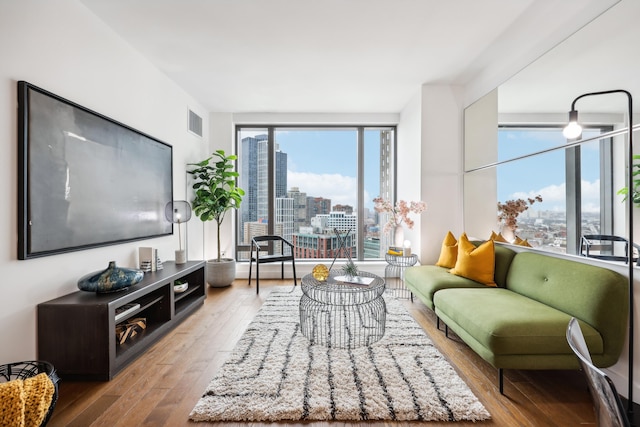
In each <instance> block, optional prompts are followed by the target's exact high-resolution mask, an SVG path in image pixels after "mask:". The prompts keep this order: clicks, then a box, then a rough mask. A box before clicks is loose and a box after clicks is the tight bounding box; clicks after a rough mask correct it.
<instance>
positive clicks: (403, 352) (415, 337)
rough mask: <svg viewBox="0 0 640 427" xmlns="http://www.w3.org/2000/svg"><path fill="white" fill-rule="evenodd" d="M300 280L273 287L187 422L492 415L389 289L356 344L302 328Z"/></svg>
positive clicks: (456, 418) (477, 417)
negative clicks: (380, 325) (378, 328)
mask: <svg viewBox="0 0 640 427" xmlns="http://www.w3.org/2000/svg"><path fill="white" fill-rule="evenodd" d="M300 296H301V291H300V287H299V286H298V287H296V288H295V289H294V292H291V291H290V289H287V288H284V289H279V288H276V289H274V290H273V291H272V292H271V294H270V295H269V296H268V297H267V299H266V301H265V303H264V306H263V307H262V308H261V309H260V311H259V312H258V314H257V315H256V317H255V319H254V320H253V321H252V322H251V324H250V325H249V327H248V328H247V330H246V331H245V333H244V334H243V336H242V337H241V338H240V341H239V342H238V344H237V345H236V347H235V348H234V350H233V352H232V354H231V356H230V357H229V359H228V360H227V361H226V362H225V363H224V365H223V366H222V367H221V369H220V371H219V372H218V373H217V374H216V376H215V378H214V379H213V380H212V381H211V383H210V384H209V386H208V387H207V389H206V390H205V392H204V395H203V396H202V398H201V399H200V400H199V401H198V403H197V404H196V406H195V407H194V408H193V410H192V411H191V414H190V416H189V418H190V419H191V420H193V421H292V420H342V421H361V420H397V421H407V420H416V421H463V420H464V421H481V420H487V419H490V418H491V416H490V415H489V413H488V412H487V410H486V409H485V408H484V406H483V405H482V404H481V403H480V402H479V401H478V399H477V398H476V396H474V394H473V393H472V392H471V390H470V389H469V387H468V386H467V385H466V384H465V383H464V381H462V379H461V378H460V377H459V376H458V375H457V373H456V372H455V370H454V369H453V368H452V367H451V365H450V364H449V363H448V362H447V360H446V359H445V358H444V357H443V356H442V354H441V353H440V352H439V351H438V350H437V349H436V348H435V347H434V346H433V344H432V343H431V341H430V340H429V338H427V336H426V335H425V333H424V331H423V330H422V328H421V327H420V326H419V325H418V324H417V323H416V322H415V321H414V320H413V318H412V317H411V315H410V314H409V313H408V312H407V310H406V309H405V308H404V307H403V306H402V304H401V303H400V302H399V301H397V300H396V299H395V298H393V297H390V296H387V295H386V294H385V300H386V304H387V312H388V314H387V321H386V332H385V336H384V337H383V338H382V339H381V340H380V341H378V342H377V343H375V344H372V345H370V346H365V347H360V348H356V349H351V350H350V349H339V348H329V347H325V346H322V345H312V344H310V343H309V341H308V340H307V338H305V336H304V335H302V334H301V332H300V318H299V310H298V304H299V301H300Z"/></svg>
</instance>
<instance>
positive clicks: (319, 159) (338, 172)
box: [242, 128, 600, 212]
mask: <svg viewBox="0 0 640 427" xmlns="http://www.w3.org/2000/svg"><path fill="white" fill-rule="evenodd" d="M592 132H595V131H592ZM261 133H262V134H264V133H266V131H264V130H263V131H251V132H243V133H242V137H245V136H249V135H255V134H261ZM591 135H593V133H591V134H589V133H588V132H587V131H585V134H584V136H585V137H589V136H591ZM275 138H276V142H277V143H278V145H279V148H280V150H281V151H283V152H285V153H287V156H288V173H287V181H288V182H287V187H288V189H291V188H292V187H298V188H299V189H300V191H301V192H304V193H307V195H308V196H312V197H325V198H329V199H331V203H332V205H336V204H347V205H351V206H353V207H356V197H357V180H356V159H357V153H356V138H357V131H356V130H355V129H354V130H344V129H329V128H327V129H323V130H322V131H317V130H299V129H284V130H279V131H277V132H276V134H275ZM565 143H566V139H565V138H564V137H563V136H562V133H561V130H560V129H555V130H542V129H539V130H536V131H531V130H519V129H501V130H500V132H499V134H498V144H499V149H498V151H499V161H504V160H507V159H512V158H515V157H518V156H522V155H524V154H527V153H532V152H538V151H541V150H544V149H547V148H551V147H556V146H562V145H564V144H565ZM365 147H366V150H367V152H366V153H365V207H366V208H369V209H372V208H373V202H372V200H373V198H374V197H377V196H378V195H379V188H380V184H379V178H378V175H379V132H378V131H366V132H365ZM581 152H582V201H583V207H582V208H583V211H585V212H589V211H590V212H598V211H599V210H600V201H599V199H600V196H599V192H600V182H599V147H598V141H593V142H590V143H587V144H585V145H583V146H582V148H581ZM564 156H565V154H564V150H554V151H551V152H549V153H545V154H540V155H537V156H534V157H531V158H527V159H521V160H518V161H515V162H507V163H504V164H501V165H499V166H498V171H497V173H498V189H497V191H498V201H501V202H504V201H506V200H509V199H518V198H523V199H527V198H534V197H535V196H537V195H540V196H542V199H543V202H542V203H536V204H535V206H533V207H532V208H531V209H532V210H552V211H564V210H565V198H566V197H565V185H564V182H565V175H564V173H565V172H564V171H565V166H564V162H565V160H564Z"/></svg>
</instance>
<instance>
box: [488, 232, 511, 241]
mask: <svg viewBox="0 0 640 427" xmlns="http://www.w3.org/2000/svg"><path fill="white" fill-rule="evenodd" d="M489 240H493V241H494V242H500V243H509V242H508V241H507V239H505V238H504V236H503V235H502V233H498V234H496V232H495V231H491V237H489Z"/></svg>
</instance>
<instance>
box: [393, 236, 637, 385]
mask: <svg viewBox="0 0 640 427" xmlns="http://www.w3.org/2000/svg"><path fill="white" fill-rule="evenodd" d="M495 252H496V257H495V259H496V261H495V262H496V268H495V282H496V284H497V285H498V287H487V286H485V285H482V284H480V283H477V282H474V281H472V280H469V279H466V278H463V277H458V276H455V275H453V274H450V273H449V269H446V268H442V267H437V266H433V265H424V266H415V267H410V268H408V269H407V270H406V271H405V277H404V279H405V284H406V286H407V288H408V289H409V290H410V291H411V292H412V295H415V296H417V297H418V298H419V299H420V300H421V301H422V302H423V303H424V304H425V305H426V306H427V307H429V308H430V309H432V310H434V311H435V313H436V315H437V316H438V321H440V320H442V321H443V322H444V323H445V324H446V326H447V328H448V329H449V328H450V329H451V330H453V331H454V332H455V333H456V334H457V335H458V336H459V337H460V338H461V339H462V340H463V341H464V342H465V343H466V344H467V345H468V346H469V347H471V348H472V349H473V350H474V351H475V352H476V353H477V354H478V355H480V356H481V357H482V358H483V359H485V360H486V361H487V362H489V363H491V364H492V365H493V366H494V367H496V368H498V369H499V373H500V392H501V393H502V391H503V369H577V368H579V365H578V361H577V359H576V357H575V355H574V354H573V352H572V351H571V349H570V348H569V345H568V344H567V341H566V329H567V325H568V324H569V319H571V317H575V318H577V319H578V321H579V322H580V326H581V328H582V331H583V333H584V335H585V339H586V341H587V345H588V347H589V351H590V352H591V355H592V359H593V361H594V363H595V364H596V365H597V366H599V367H608V366H611V365H613V364H615V363H616V362H617V360H618V358H619V356H620V353H621V351H622V347H623V345H624V341H625V336H626V332H627V318H628V304H629V298H628V283H627V279H626V278H625V277H624V276H623V275H621V274H619V273H616V272H614V271H612V270H609V269H607V268H603V267H598V266H594V265H589V264H585V263H581V262H578V261H572V260H568V259H565V258H559V257H554V256H548V255H544V254H541V253H537V252H529V251H522V252H515V251H513V250H511V249H509V248H508V247H506V246H502V245H499V244H496V245H495ZM448 329H447V330H448Z"/></svg>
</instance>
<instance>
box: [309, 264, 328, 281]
mask: <svg viewBox="0 0 640 427" xmlns="http://www.w3.org/2000/svg"><path fill="white" fill-rule="evenodd" d="M311 274H312V275H313V278H314V279H316V280H317V281H318V282H325V281H326V280H327V278H328V277H329V269H328V268H327V266H326V265H324V264H318V265H316V266H315V267H313V270H312V271H311Z"/></svg>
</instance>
